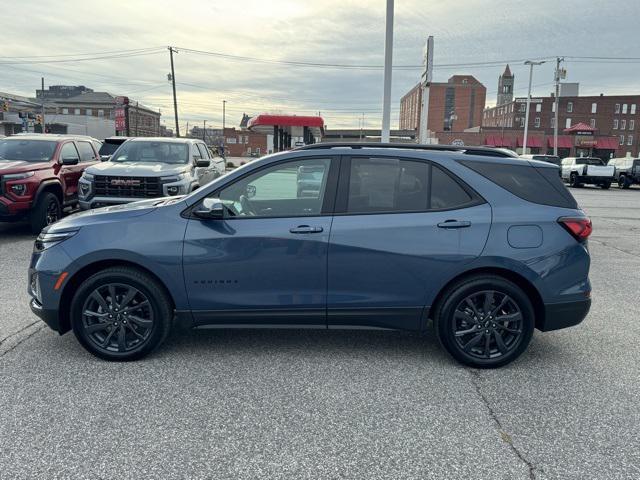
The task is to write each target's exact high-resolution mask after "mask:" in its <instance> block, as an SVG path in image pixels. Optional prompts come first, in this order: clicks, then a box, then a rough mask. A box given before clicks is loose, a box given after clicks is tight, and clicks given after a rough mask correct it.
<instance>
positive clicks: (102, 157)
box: [100, 155, 111, 162]
mask: <svg viewBox="0 0 640 480" xmlns="http://www.w3.org/2000/svg"><path fill="white" fill-rule="evenodd" d="M100 160H101V161H103V162H108V161H109V160H111V155H100Z"/></svg>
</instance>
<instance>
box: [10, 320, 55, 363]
mask: <svg viewBox="0 0 640 480" xmlns="http://www.w3.org/2000/svg"><path fill="white" fill-rule="evenodd" d="M36 323H39V320H38V321H36V322H33V323H31V324H29V325H27V326H26V327H24V328H22V329H20V330H19V331H17V332H15V333H13V334H11V335H9V336H7V337H5V338H3V339H2V342H1V343H0V358H2V357H4V356H5V355H6V354H7V353H9V352H11V351H13V350H15V349H16V348H17V347H18V346H19V345H20V344H22V343H23V342H25V341H26V340H28V339H30V338H31V337H33V336H34V335H35V334H36V333H38V332H40V331H41V330H42V329H43V328H44V327H45V325H40V326H38V327H37V328H36V329H35V330H34V331H33V332H30V333H29V334H28V335H25V336H24V337H22V338H19V339H18V340H17V341H16V342H15V343H14V344H13V345H11V346H10V347H9V348H7V349H6V350H4V349H2V346H3V345H4V344H6V343H7V341H8V340H9V339H12V338H15V337H16V336H18V334H19V333H21V332H24V331H25V330H26V329H27V328H29V327H32V326H33V325H35V324H36Z"/></svg>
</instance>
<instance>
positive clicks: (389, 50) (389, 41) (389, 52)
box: [380, 0, 394, 143]
mask: <svg viewBox="0 0 640 480" xmlns="http://www.w3.org/2000/svg"><path fill="white" fill-rule="evenodd" d="M393 1H394V0H387V19H386V31H385V35H384V88H383V96H382V137H381V138H380V141H381V142H382V143H388V142H389V140H390V138H391V74H392V65H393Z"/></svg>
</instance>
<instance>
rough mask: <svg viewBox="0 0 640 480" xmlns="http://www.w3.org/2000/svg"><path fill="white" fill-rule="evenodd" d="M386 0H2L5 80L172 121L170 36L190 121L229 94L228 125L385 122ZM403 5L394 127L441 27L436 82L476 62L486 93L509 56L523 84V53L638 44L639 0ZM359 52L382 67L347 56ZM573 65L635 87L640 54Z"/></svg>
mask: <svg viewBox="0 0 640 480" xmlns="http://www.w3.org/2000/svg"><path fill="white" fill-rule="evenodd" d="M385 4H386V2H385V0H321V1H307V0H242V1H220V0H206V1H205V0H200V1H196V0H178V1H171V2H169V1H164V0H155V1H147V0H128V1H125V0H113V1H109V2H105V1H93V0H64V1H60V0H37V1H36V0H3V1H2V5H3V11H4V13H3V26H2V29H1V30H0V40H2V41H1V44H2V49H1V50H0V55H1V56H0V91H3V92H11V93H16V94H21V95H26V96H34V95H35V89H36V88H39V85H40V77H41V76H44V77H45V79H46V80H45V81H46V84H47V85H49V84H66V85H74V84H82V85H86V86H88V87H90V88H93V89H94V90H97V91H108V92H111V93H113V94H117V95H128V96H129V97H131V98H133V99H136V100H139V101H140V102H141V103H144V104H145V105H147V106H150V107H154V108H159V109H161V111H162V113H163V120H164V122H165V123H167V125H169V126H172V122H173V119H172V116H171V115H172V101H171V87H170V84H169V83H168V82H167V78H166V75H167V73H168V72H169V55H168V51H167V48H166V47H167V45H172V46H175V47H177V48H178V50H179V53H178V54H177V55H176V56H175V64H176V80H177V89H178V101H179V114H180V124H181V128H184V126H185V124H186V122H187V121H189V122H190V123H191V124H193V123H194V122H198V124H201V123H202V121H203V120H207V125H212V126H220V125H221V123H222V100H223V99H224V100H227V125H234V124H237V123H238V122H239V120H240V117H241V115H242V113H243V112H247V113H248V114H249V115H252V114H256V113H259V112H263V111H272V112H275V111H282V112H295V113H299V114H314V113H317V112H321V114H322V116H323V117H324V118H325V121H326V123H327V124H328V126H329V128H332V127H333V128H335V127H353V128H357V127H358V126H359V122H360V118H361V117H362V116H363V115H364V119H365V124H366V126H369V127H377V128H379V126H380V123H381V116H382V114H381V110H382V107H381V96H382V81H383V80H382V70H381V68H378V67H381V65H382V63H383V52H384V48H383V47H384V15H385ZM395 4H396V8H395V13H396V16H395V27H394V28H395V39H394V65H395V66H396V67H397V68H396V69H395V70H394V75H393V100H392V127H394V128H395V127H397V123H398V111H399V100H400V97H401V96H402V95H403V94H404V93H405V92H406V91H407V90H409V89H410V88H411V87H412V86H413V85H414V84H415V83H416V82H417V81H418V78H419V75H420V69H419V68H412V66H413V67H417V66H419V65H420V63H421V61H422V58H421V57H422V48H423V45H424V42H425V39H426V37H427V35H433V36H434V37H435V56H434V63H435V71H434V81H446V79H447V78H448V77H449V76H450V75H452V74H454V73H455V74H471V75H474V76H476V77H477V78H478V79H479V80H480V81H481V82H483V83H484V84H485V86H486V87H487V103H488V104H491V103H494V102H495V96H496V88H497V87H496V85H497V77H498V75H499V74H500V73H501V72H502V70H503V69H504V63H506V62H507V61H509V62H510V64H511V68H512V70H513V71H514V72H515V74H516V95H521V96H524V95H526V88H527V74H528V72H527V70H526V67H525V66H524V65H522V61H523V60H524V59H527V58H543V57H555V56H557V55H562V56H573V57H607V58H611V57H617V58H619V57H625V58H627V57H638V56H640V51H638V45H639V43H638V39H637V35H636V30H637V22H638V18H640V2H638V1H637V0H624V1H623V0H620V1H619V0H608V1H607V0H588V1H587V0H581V1H577V0H535V1H531V0H525V1H523V0H510V1H507V0H458V1H456V2H453V1H450V0H396V2H395ZM136 49H140V50H139V51H138V52H137V53H136V52H133V50H136ZM143 49H144V50H143ZM194 50H196V51H200V52H209V53H198V52H195V51H194ZM106 52H108V53H106ZM133 53H136V55H135V56H130V55H132V54H133ZM211 53H213V54H214V55H211ZM84 54H87V55H84ZM220 54H222V55H220ZM225 55H227V56H225ZM45 56H46V57H45ZM95 57H109V58H95ZM238 57H241V58H238ZM246 57H250V58H246ZM256 59H258V60H261V61H258V60H256ZM278 62H293V63H294V64H286V63H278ZM296 62H301V63H315V64H324V66H313V67H312V66H301V65H298V64H296ZM491 62H493V64H491ZM487 63H489V65H487ZM327 64H332V65H337V66H335V67H328V66H326V65H327ZM469 64H480V65H469ZM363 65H364V66H371V67H373V68H347V67H345V66H350V67H353V66H363ZM565 67H566V68H567V70H568V78H567V81H578V82H580V92H581V94H599V93H605V94H616V93H636V94H638V93H640V63H639V60H613V61H612V60H604V59H585V58H582V59H577V58H573V59H569V61H567V63H566V65H565ZM553 68H554V65H553V62H551V61H550V62H549V63H547V64H545V65H542V66H541V67H538V68H537V69H536V70H535V75H534V81H533V84H534V90H533V93H534V95H536V94H539V95H548V94H549V92H550V91H551V89H552V83H553Z"/></svg>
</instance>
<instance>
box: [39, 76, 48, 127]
mask: <svg viewBox="0 0 640 480" xmlns="http://www.w3.org/2000/svg"><path fill="white" fill-rule="evenodd" d="M40 80H42V133H47V129H46V128H45V125H46V122H45V120H44V77H41V78H40Z"/></svg>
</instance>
